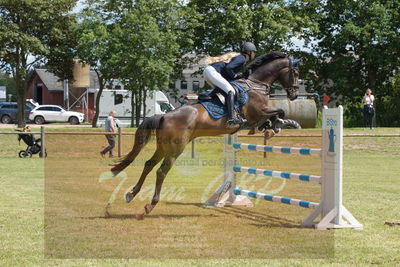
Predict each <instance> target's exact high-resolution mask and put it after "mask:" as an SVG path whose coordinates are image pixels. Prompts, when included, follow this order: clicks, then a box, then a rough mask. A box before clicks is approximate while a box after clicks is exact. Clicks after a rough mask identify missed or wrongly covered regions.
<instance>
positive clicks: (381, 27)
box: [309, 0, 400, 126]
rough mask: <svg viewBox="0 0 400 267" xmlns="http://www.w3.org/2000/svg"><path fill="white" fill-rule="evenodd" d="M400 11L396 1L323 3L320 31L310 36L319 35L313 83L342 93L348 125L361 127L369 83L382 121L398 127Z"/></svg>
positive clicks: (318, 21) (319, 22)
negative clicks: (361, 110) (363, 100)
mask: <svg viewBox="0 0 400 267" xmlns="http://www.w3.org/2000/svg"><path fill="white" fill-rule="evenodd" d="M399 9H400V2H399V1H396V0H391V1H386V0H385V1H383V0H382V1H372V0H368V1H350V0H346V1H340V2H337V1H326V2H321V3H320V7H319V8H318V10H319V11H318V13H317V14H316V16H315V19H316V22H317V23H318V25H319V29H318V30H317V31H313V32H311V33H310V34H309V39H310V40H311V37H314V39H315V42H314V45H313V46H314V50H313V51H312V52H313V55H316V56H315V59H314V69H315V70H316V72H317V74H318V79H315V80H314V86H315V87H316V88H317V90H318V91H319V92H320V93H322V92H327V93H328V94H330V95H336V96H338V95H340V96H341V97H342V98H341V100H340V103H341V104H344V105H346V106H348V108H347V110H348V112H347V113H346V116H347V122H348V123H349V126H359V125H360V123H359V121H360V116H361V115H360V107H359V103H360V102H361V99H362V97H363V95H364V92H365V89H366V88H368V87H370V88H371V89H372V90H373V93H374V95H375V97H376V108H377V113H376V114H377V124H378V125H379V126H395V125H396V123H397V122H398V121H399V115H398V114H400V107H398V105H395V103H396V102H397V101H398V99H399V96H400V95H399V90H398V84H397V85H395V84H396V82H394V83H393V81H395V80H396V78H395V77H398V73H399V67H400V64H399V60H398V59H399V58H400V50H399V47H400V31H399V28H400V19H399V15H398V11H399ZM326 85H328V86H326ZM396 88H397V89H396ZM361 121H362V120H361Z"/></svg>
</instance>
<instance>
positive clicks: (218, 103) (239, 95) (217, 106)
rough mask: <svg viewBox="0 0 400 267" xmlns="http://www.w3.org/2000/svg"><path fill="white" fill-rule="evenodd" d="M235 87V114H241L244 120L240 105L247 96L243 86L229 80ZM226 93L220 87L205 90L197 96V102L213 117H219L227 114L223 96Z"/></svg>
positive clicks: (245, 102) (243, 103)
mask: <svg viewBox="0 0 400 267" xmlns="http://www.w3.org/2000/svg"><path fill="white" fill-rule="evenodd" d="M230 83H231V84H232V86H233V88H234V89H235V91H236V93H235V111H236V114H237V116H241V118H242V119H244V120H245V118H244V116H243V114H242V111H241V107H242V106H244V105H245V104H247V101H248V99H249V96H248V94H247V91H246V90H245V88H243V86H241V85H240V84H239V83H237V82H235V81H231V82H230ZM226 97H227V95H226V93H225V92H224V91H222V90H221V89H220V88H215V89H213V90H208V91H205V92H203V93H201V94H199V96H198V102H199V103H200V104H202V105H203V106H204V108H205V109H206V110H207V111H208V113H209V115H210V116H211V117H212V118H213V119H220V118H222V117H226V116H227V114H228V113H227V108H226V101H225V98H226Z"/></svg>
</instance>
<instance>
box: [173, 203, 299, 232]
mask: <svg viewBox="0 0 400 267" xmlns="http://www.w3.org/2000/svg"><path fill="white" fill-rule="evenodd" d="M166 204H167V205H184V206H194V207H201V208H206V209H209V210H210V211H215V212H217V213H222V214H226V215H232V216H235V217H238V218H241V219H246V220H248V221H250V222H253V223H250V225H253V226H256V227H260V228H261V227H270V228H273V227H284V228H303V227H301V226H300V225H299V223H298V222H295V221H292V220H287V219H284V218H280V217H276V216H271V215H268V214H265V213H261V212H257V211H253V210H249V209H245V208H239V207H224V208H217V207H215V208H214V207H205V206H204V205H203V203H190V202H189V203H185V202H167V203H166ZM214 216H215V217H216V215H214Z"/></svg>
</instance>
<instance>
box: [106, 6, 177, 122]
mask: <svg viewBox="0 0 400 267" xmlns="http://www.w3.org/2000/svg"><path fill="white" fill-rule="evenodd" d="M113 7H115V8H117V9H118V11H115V12H114V14H116V15H115V16H114V18H113V20H114V24H115V29H116V30H115V32H116V34H118V39H115V40H114V41H115V42H117V43H118V47H119V50H118V52H117V54H116V57H117V58H118V59H119V65H120V69H121V75H120V78H121V80H122V81H124V83H125V88H127V89H129V90H131V91H132V96H133V97H134V99H133V101H132V110H135V119H133V117H132V121H131V125H132V126H133V125H134V124H135V125H136V126H138V125H139V120H140V117H141V113H142V114H143V116H145V99H146V96H147V95H148V94H151V93H152V91H154V90H160V89H162V88H164V87H166V86H167V85H168V83H169V78H170V77H171V75H172V74H173V72H174V67H175V63H176V59H177V57H178V56H179V52H180V50H179V44H178V36H179V34H180V33H182V31H181V30H180V29H179V23H180V20H181V18H180V14H181V13H180V12H179V8H180V5H179V3H178V1H175V0H168V1H165V0H152V1H146V0H138V1H124V0H120V1H113ZM141 108H143V112H140V111H141Z"/></svg>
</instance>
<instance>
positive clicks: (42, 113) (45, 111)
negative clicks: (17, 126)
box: [29, 105, 85, 124]
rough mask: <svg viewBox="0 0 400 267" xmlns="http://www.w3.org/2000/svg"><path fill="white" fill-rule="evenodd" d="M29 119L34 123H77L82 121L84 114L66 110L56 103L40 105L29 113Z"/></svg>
mask: <svg viewBox="0 0 400 267" xmlns="http://www.w3.org/2000/svg"><path fill="white" fill-rule="evenodd" d="M29 119H30V120H31V121H33V122H35V123H36V124H43V123H46V122H69V123H71V124H79V123H81V122H83V121H84V119H85V114H83V113H80V112H75V111H66V110H65V109H63V108H62V107H60V106H56V105H40V106H37V107H36V108H34V109H33V110H32V111H31V112H30V113H29Z"/></svg>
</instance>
